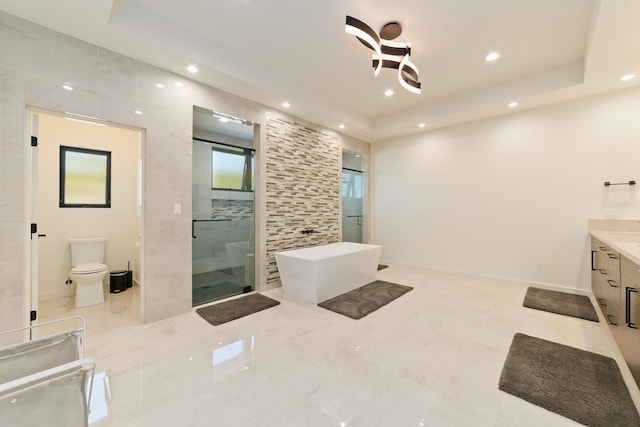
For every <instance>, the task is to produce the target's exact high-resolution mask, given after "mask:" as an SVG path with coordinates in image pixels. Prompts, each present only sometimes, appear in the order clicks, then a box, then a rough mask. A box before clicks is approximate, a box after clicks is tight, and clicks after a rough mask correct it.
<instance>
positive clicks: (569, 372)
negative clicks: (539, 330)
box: [498, 333, 640, 427]
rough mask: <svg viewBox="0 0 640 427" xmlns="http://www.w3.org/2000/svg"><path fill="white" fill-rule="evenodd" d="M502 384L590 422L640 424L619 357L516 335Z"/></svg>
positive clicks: (512, 391)
mask: <svg viewBox="0 0 640 427" xmlns="http://www.w3.org/2000/svg"><path fill="white" fill-rule="evenodd" d="M498 387H499V388H500V390H502V391H505V392H507V393H509V394H512V395H514V396H517V397H519V398H521V399H524V400H526V401H527V402H530V403H533V404H534V405H538V406H541V407H543V408H545V409H547V410H549V411H551V412H555V413H556V414H560V415H562V416H565V417H567V418H570V419H572V420H574V421H577V422H579V423H581V424H584V425H586V426H593V427H597V426H608V427H609V426H610V427H613V426H625V427H626V426H640V416H638V411H637V410H636V407H635V405H634V404H633V400H631V396H630V394H629V390H628V389H627V386H626V385H625V383H624V380H623V378H622V374H621V373H620V369H619V368H618V365H617V364H616V361H615V360H613V359H612V358H610V357H606V356H602V355H600V354H596V353H592V352H590V351H585V350H581V349H578V348H574V347H569V346H567V345H563V344H558V343H555V342H552V341H547V340H543V339H541V338H535V337H531V336H528V335H524V334H519V333H518V334H515V336H514V337H513V341H512V342H511V347H510V348H509V354H508V355H507V360H506V361H505V362H504V367H503V368H502V374H501V376H500V382H499V385H498Z"/></svg>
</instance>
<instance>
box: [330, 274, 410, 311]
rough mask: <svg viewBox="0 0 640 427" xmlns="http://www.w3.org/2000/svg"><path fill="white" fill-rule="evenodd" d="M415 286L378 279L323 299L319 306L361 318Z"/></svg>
mask: <svg viewBox="0 0 640 427" xmlns="http://www.w3.org/2000/svg"><path fill="white" fill-rule="evenodd" d="M412 289H413V288H412V287H410V286H404V285H398V284H396V283H390V282H385V281H382V280H376V281H375V282H371V283H369V284H367V285H364V286H361V287H359V288H356V289H354V290H352V291H349V292H347V293H344V294H342V295H338V296H337V297H333V298H330V299H328V300H326V301H322V302H321V303H319V304H318V306H320V307H322V308H326V309H327V310H331V311H334V312H336V313H339V314H342V315H344V316H347V317H351V318H352V319H361V318H363V317H364V316H366V315H367V314H370V313H372V312H374V311H376V310H377V309H379V308H380V307H383V306H385V305H387V304H389V303H390V302H391V301H393V300H394V299H397V298H400V297H401V296H402V295H404V294H406V293H407V292H409V291H410V290H412Z"/></svg>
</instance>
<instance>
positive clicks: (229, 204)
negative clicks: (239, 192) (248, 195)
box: [211, 199, 254, 221]
mask: <svg viewBox="0 0 640 427" xmlns="http://www.w3.org/2000/svg"><path fill="white" fill-rule="evenodd" d="M253 205H254V202H253V200H232V199H211V219H223V218H231V219H232V220H234V221H235V220H241V219H251V220H253V215H254V214H253V212H254V208H253Z"/></svg>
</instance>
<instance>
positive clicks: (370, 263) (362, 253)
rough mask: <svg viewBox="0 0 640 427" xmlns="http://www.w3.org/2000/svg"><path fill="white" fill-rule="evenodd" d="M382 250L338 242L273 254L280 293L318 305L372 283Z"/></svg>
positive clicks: (361, 244)
mask: <svg viewBox="0 0 640 427" xmlns="http://www.w3.org/2000/svg"><path fill="white" fill-rule="evenodd" d="M381 252H382V246H379V245H369V244H365V243H351V242H341V243H332V244H329V245H321V246H313V247H310V248H304V249H294V250H290V251H283V252H276V254H275V255H276V263H277V264H278V271H279V272H280V281H281V282H282V287H283V289H284V293H285V295H287V296H291V297H293V298H294V299H297V300H301V301H304V302H311V303H318V302H322V301H324V300H327V299H329V298H333V297H335V296H338V295H340V294H343V293H345V292H348V291H350V290H353V289H355V288H358V287H360V286H363V285H366V284H367V283H371V282H373V281H374V280H376V271H378V262H379V261H380V254H381Z"/></svg>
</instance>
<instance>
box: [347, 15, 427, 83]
mask: <svg viewBox="0 0 640 427" xmlns="http://www.w3.org/2000/svg"><path fill="white" fill-rule="evenodd" d="M345 32H346V33H348V34H352V35H354V36H356V38H357V39H358V40H360V42H361V43H362V44H364V45H365V46H367V47H368V48H369V49H371V50H373V51H374V54H373V68H375V71H374V72H373V74H374V76H377V75H378V74H380V70H381V69H382V68H383V67H384V68H395V69H397V70H398V81H399V82H400V85H401V86H402V87H403V88H405V89H407V90H408V91H409V92H413V93H416V94H420V92H421V88H420V86H421V85H420V82H418V68H417V67H416V66H415V65H414V64H413V63H412V62H411V61H409V56H410V55H411V42H405V41H392V40H393V39H395V38H396V37H398V36H399V35H400V34H401V33H402V27H401V26H400V23H398V22H389V23H387V24H385V25H384V26H383V27H382V29H381V30H380V36H378V34H376V32H375V31H373V29H371V27H369V26H368V25H367V24H365V23H364V22H362V21H360V20H359V19H356V18H354V17H352V16H347V20H346V25H345Z"/></svg>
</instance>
